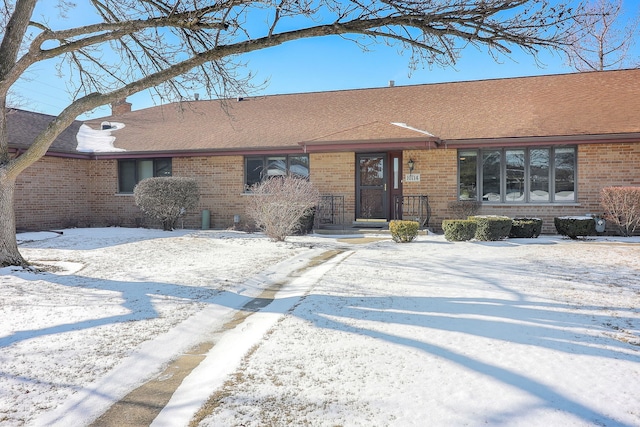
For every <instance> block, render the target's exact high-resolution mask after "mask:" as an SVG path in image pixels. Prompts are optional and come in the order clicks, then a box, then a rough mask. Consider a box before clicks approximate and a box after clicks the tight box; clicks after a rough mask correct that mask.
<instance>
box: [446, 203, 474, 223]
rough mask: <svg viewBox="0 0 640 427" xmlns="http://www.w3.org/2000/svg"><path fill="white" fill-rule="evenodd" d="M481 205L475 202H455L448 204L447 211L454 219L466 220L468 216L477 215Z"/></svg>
mask: <svg viewBox="0 0 640 427" xmlns="http://www.w3.org/2000/svg"><path fill="white" fill-rule="evenodd" d="M480 206H481V203H480V202H478V201H476V200H456V201H455V202H451V203H449V209H451V211H452V212H453V216H454V218H456V219H467V218H469V217H470V216H474V215H477V214H478V212H479V211H480Z"/></svg>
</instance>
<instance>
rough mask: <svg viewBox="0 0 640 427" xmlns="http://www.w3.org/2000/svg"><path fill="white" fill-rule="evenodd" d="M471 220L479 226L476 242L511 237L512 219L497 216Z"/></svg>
mask: <svg viewBox="0 0 640 427" xmlns="http://www.w3.org/2000/svg"><path fill="white" fill-rule="evenodd" d="M469 219H470V220H472V221H475V222H476V224H478V226H477V228H476V234H475V236H474V238H475V239H476V240H483V241H493V240H502V239H506V238H507V237H509V232H510V231H511V223H512V221H511V218H509V217H506V216H497V215H477V216H470V217H469Z"/></svg>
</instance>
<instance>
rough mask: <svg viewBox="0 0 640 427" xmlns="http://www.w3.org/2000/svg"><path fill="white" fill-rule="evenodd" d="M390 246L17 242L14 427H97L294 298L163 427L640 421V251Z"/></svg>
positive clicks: (164, 418)
mask: <svg viewBox="0 0 640 427" xmlns="http://www.w3.org/2000/svg"><path fill="white" fill-rule="evenodd" d="M380 237H382V240H379V241H373V242H368V243H365V244H360V242H359V241H358V240H349V239H346V240H343V239H338V238H336V237H335V236H333V237H331V236H329V237H326V236H302V237H293V238H290V239H288V241H287V242H285V243H274V242H270V241H269V240H267V239H266V238H265V237H264V236H262V235H261V234H245V233H239V232H231V231H196V230H191V231H190V230H180V231H176V232H171V233H167V232H163V231H159V230H145V229H120V228H108V229H69V230H64V233H63V234H61V235H59V234H56V233H48V234H43V233H37V234H33V235H30V234H23V235H20V236H19V238H20V239H21V240H22V241H23V242H22V243H21V246H20V247H21V251H22V253H23V255H25V256H26V257H27V258H28V259H29V260H30V261H32V262H34V263H36V264H41V265H42V266H43V268H45V266H46V271H44V272H40V273H33V272H27V271H22V270H16V269H11V268H5V269H0V319H2V321H1V323H0V425H3V426H4V425H7V426H14V425H15V426H19V425H61V426H68V425H85V424H88V423H89V422H90V421H91V420H92V419H94V418H95V417H96V416H98V415H99V414H100V413H101V412H103V411H104V410H105V409H106V408H107V407H108V406H109V405H110V404H111V403H113V402H114V401H116V400H118V399H119V398H121V397H122V396H124V395H125V394H126V393H127V392H128V391H130V390H132V389H133V388H135V387H136V386H137V385H139V384H141V383H143V382H144V381H146V380H147V379H149V378H151V377H152V376H154V375H155V374H157V373H158V372H160V371H161V369H162V367H163V366H164V365H166V363H168V362H169V361H170V360H171V359H172V358H175V357H176V356H177V355H178V354H180V353H181V352H184V351H185V350H187V349H188V348H190V347H191V346H193V345H194V344H196V343H198V342H201V341H203V340H210V339H212V334H213V333H214V332H215V331H218V332H219V331H220V327H221V326H222V325H223V324H225V323H226V322H227V321H228V320H229V319H231V318H232V316H233V314H234V313H235V311H236V310H237V309H238V308H239V307H242V306H243V305H244V304H245V303H246V302H247V301H249V300H251V299H252V298H254V297H257V296H259V295H261V292H262V291H263V290H264V289H266V288H269V287H272V286H274V285H275V284H280V285H282V290H281V292H279V293H278V294H277V296H276V300H275V301H274V302H273V303H271V304H270V305H268V306H267V307H265V308H264V309H262V310H261V311H259V312H257V313H255V314H253V315H251V316H249V317H248V318H247V320H246V321H245V322H244V323H243V324H241V325H239V326H238V327H236V329H234V330H230V331H228V332H225V333H224V334H223V336H219V337H217V338H216V345H215V346H214V347H213V349H212V350H211V352H210V353H209V355H208V357H207V358H206V359H205V361H204V362H203V363H202V364H201V365H200V366H199V367H198V368H196V370H194V372H193V374H192V375H191V376H189V377H187V379H186V380H185V381H184V382H183V385H182V386H181V387H180V388H179V389H178V390H177V391H176V393H175V394H174V396H173V398H172V400H171V401H170V402H169V404H168V405H167V407H166V408H165V410H164V411H163V412H161V413H160V415H159V416H158V418H157V419H156V421H155V422H154V425H171V426H176V425H178V426H179V425H186V424H187V423H188V420H189V419H190V418H191V417H192V416H193V415H194V413H195V412H196V411H197V410H198V409H199V408H200V407H201V406H202V405H203V404H205V403H206V406H205V407H206V408H207V409H206V411H204V412H203V413H202V421H201V422H200V425H201V426H240V425H242V426H264V425H272V426H284V425H313V426H316V425H317V426H325V425H326V426H334V425H342V426H372V425H375V426H385V425H391V426H408V425H434V426H462V425H471V426H475V425H494V426H497V425H505V426H507V425H508V426H518V425H522V426H545V427H546V426H550V425H565V426H591V425H605V426H640V398H639V397H638V396H640V278H639V277H640V239H637V238H634V239H623V238H605V237H598V238H591V239H588V240H585V241H570V240H567V239H563V238H561V237H557V236H552V237H549V236H542V237H540V238H538V239H510V240H506V241H501V242H460V243H450V242H447V241H445V240H444V238H443V237H442V236H438V235H429V236H420V237H419V238H418V239H417V240H416V241H414V242H412V243H410V244H396V243H394V242H392V241H391V240H390V239H388V238H387V237H384V236H380ZM327 251H335V252H332V253H331V255H335V256H333V257H331V258H329V257H327V259H326V260H324V262H318V261H316V260H315V259H316V257H318V256H319V255H321V254H324V253H327ZM211 395H214V396H215V399H212V400H211V401H209V402H207V398H208V397H209V396H211Z"/></svg>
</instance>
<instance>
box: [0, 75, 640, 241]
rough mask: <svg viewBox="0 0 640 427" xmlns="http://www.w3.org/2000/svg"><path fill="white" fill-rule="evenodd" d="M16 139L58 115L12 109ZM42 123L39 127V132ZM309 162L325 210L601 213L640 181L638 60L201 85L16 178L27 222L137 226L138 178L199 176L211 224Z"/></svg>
mask: <svg viewBox="0 0 640 427" xmlns="http://www.w3.org/2000/svg"><path fill="white" fill-rule="evenodd" d="M13 113H14V114H12V115H11V116H10V126H11V127H10V129H12V133H11V135H12V136H11V138H12V140H11V146H12V148H13V149H14V150H16V151H18V152H19V150H20V149H23V148H24V147H25V146H26V145H28V142H29V137H30V133H29V132H31V134H32V133H33V132H35V131H36V130H37V129H42V127H44V125H45V123H46V121H47V119H48V118H47V116H44V115H39V114H35V113H29V112H24V111H14V112H13ZM27 130H28V132H27ZM284 173H294V174H297V175H299V176H308V178H309V179H310V180H311V181H312V182H313V183H314V184H315V185H316V186H317V188H318V189H319V190H320V192H321V193H322V194H323V196H324V198H323V203H322V206H321V208H320V210H319V213H318V215H317V226H320V227H323V226H327V227H352V226H353V225H354V223H355V224H356V225H358V226H359V225H362V224H367V223H368V224H370V223H371V222H373V221H379V222H386V221H389V220H391V219H394V218H405V219H414V218H415V219H419V220H420V221H421V222H422V223H423V225H425V226H427V225H428V226H430V227H433V228H435V229H438V228H439V227H440V225H441V222H442V220H444V219H447V218H451V217H452V215H453V211H452V209H451V202H455V201H458V200H477V201H479V202H481V208H480V213H482V214H501V215H508V216H512V217H515V216H529V217H539V218H542V219H543V220H544V228H543V231H544V232H554V228H553V217H554V216H561V215H576V214H580V215H582V214H585V213H596V214H597V213H601V211H602V208H601V207H600V206H599V192H600V190H601V189H602V188H603V187H606V186H612V185H616V186H617V185H635V186H639V185H640V70H635V69H634V70H620V71H605V72H593V73H579V74H563V75H550V76H539V77H524V78H509V79H498V80H482V81H469V82H456V83H441V84H425V85H417V86H393V85H392V84H390V85H389V87H384V88H376V89H358V90H344V91H335V92H318V93H302V94H290V95H272V96H257V97H249V98H244V99H237V100H226V101H225V102H223V101H219V100H192V101H189V102H181V103H173V104H169V105H163V106H157V107H152V108H147V109H142V110H137V111H135V110H134V111H131V105H130V104H129V103H127V102H124V101H123V102H121V103H118V104H117V105H114V106H113V115H112V116H110V117H106V118H103V119H99V120H90V121H88V122H86V123H80V122H76V123H74V125H73V126H72V127H71V128H70V129H69V130H67V132H66V133H65V134H63V135H61V136H60V137H59V138H58V140H57V141H56V143H54V144H53V145H52V147H51V149H50V151H49V153H48V155H47V156H46V157H45V158H43V159H42V160H40V161H39V162H37V164H35V165H33V166H32V167H30V168H29V169H28V170H27V171H26V172H25V173H23V175H22V176H21V177H20V179H19V181H18V184H17V194H16V214H17V218H16V220H17V226H18V227H19V228H26V229H38V228H53V227H68V226H103V225H123V226H135V225H140V224H142V223H143V221H144V220H143V215H142V214H141V213H140V211H139V210H138V209H137V207H136V206H135V204H134V201H133V196H132V190H133V187H134V186H135V184H136V183H137V182H138V181H139V180H141V179H143V178H145V177H148V176H166V175H173V176H185V177H193V178H196V179H197V180H198V182H199V184H200V190H201V201H200V207H199V209H198V210H197V211H196V212H190V213H189V214H188V215H187V216H186V217H185V220H184V226H185V227H187V228H199V227H200V224H201V211H203V210H208V211H210V213H211V226H212V227H215V228H227V227H231V226H233V225H234V218H235V219H236V220H237V219H238V218H240V221H241V222H244V221H246V220H247V218H246V217H245V214H244V207H245V204H246V201H247V198H249V197H252V195H251V193H250V192H249V191H247V189H248V188H249V187H250V186H251V185H252V184H253V183H255V182H258V181H260V180H261V179H265V178H266V177H269V176H273V175H281V174H284Z"/></svg>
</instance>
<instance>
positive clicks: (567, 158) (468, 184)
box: [458, 147, 576, 203]
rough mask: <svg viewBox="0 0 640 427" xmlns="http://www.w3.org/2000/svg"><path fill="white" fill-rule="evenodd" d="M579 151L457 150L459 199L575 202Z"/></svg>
mask: <svg viewBox="0 0 640 427" xmlns="http://www.w3.org/2000/svg"><path fill="white" fill-rule="evenodd" d="M575 177H576V148H575V147H536V148H505V149H486V150H459V151H458V200H478V201H483V202H487V203H574V202H575V201H576V183H575Z"/></svg>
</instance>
